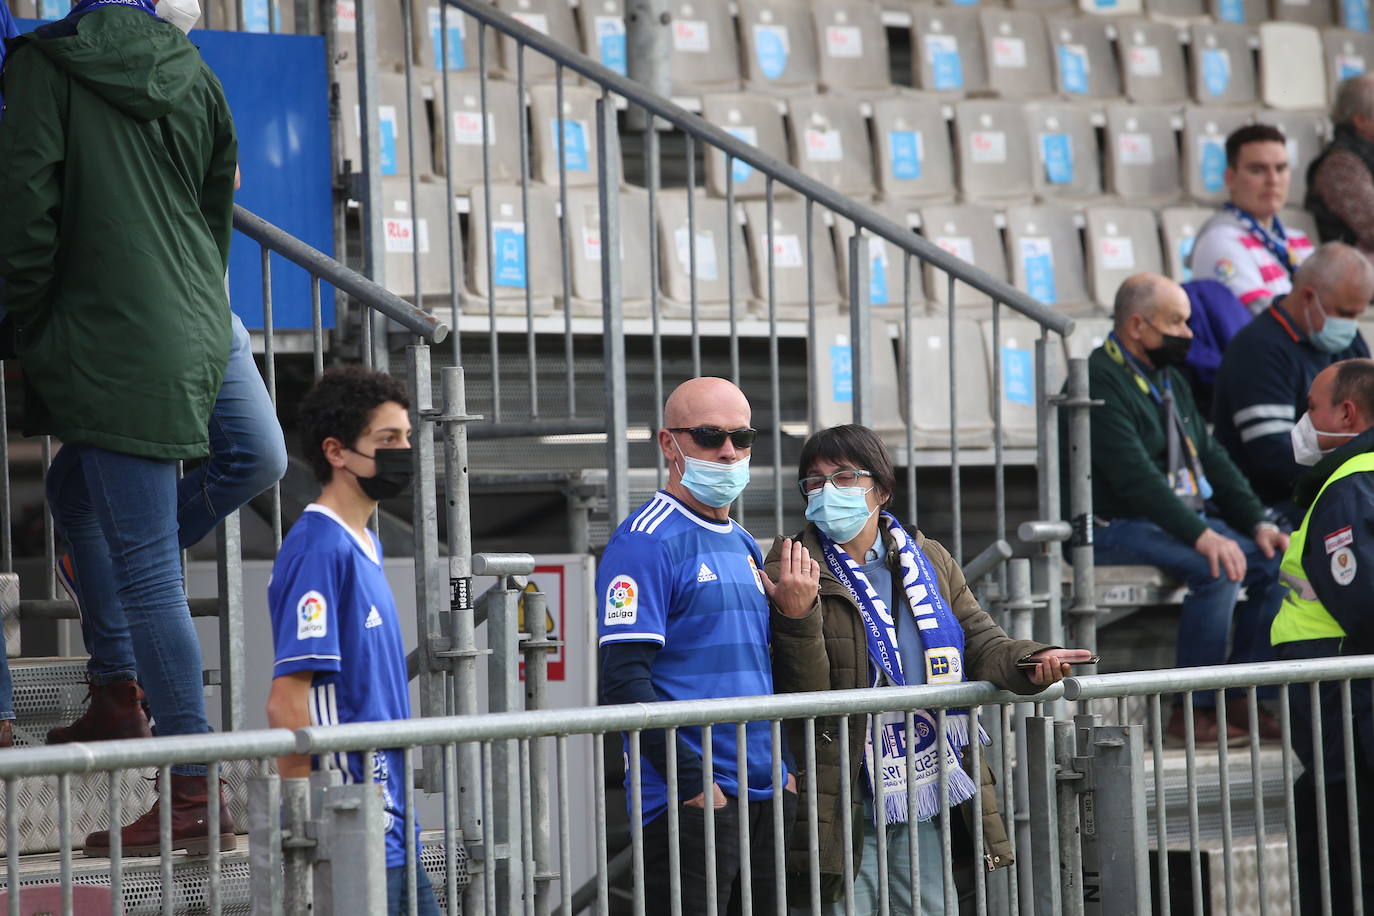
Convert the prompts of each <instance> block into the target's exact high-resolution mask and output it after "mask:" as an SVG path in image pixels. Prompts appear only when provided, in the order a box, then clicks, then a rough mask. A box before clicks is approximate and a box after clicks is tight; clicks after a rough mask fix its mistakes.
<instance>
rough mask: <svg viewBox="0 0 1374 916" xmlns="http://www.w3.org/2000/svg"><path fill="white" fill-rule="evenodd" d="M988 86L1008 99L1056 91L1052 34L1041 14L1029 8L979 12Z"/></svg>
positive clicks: (990, 8)
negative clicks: (1052, 58)
mask: <svg viewBox="0 0 1374 916" xmlns="http://www.w3.org/2000/svg"><path fill="white" fill-rule="evenodd" d="M978 22H979V25H980V27H981V30H982V39H983V50H984V52H985V53H986V55H987V71H988V88H989V89H991V90H992V91H993V92H995V93H997V94H998V95H1000V96H1001V97H1002V98H1005V99H1023V98H1037V97H1044V96H1048V95H1052V94H1053V93H1054V66H1053V64H1052V63H1051V62H1050V43H1049V36H1048V35H1047V34H1046V33H1045V25H1044V22H1043V20H1042V19H1041V18H1040V16H1038V15H1036V14H1035V13H1032V12H1028V11H1026V10H1006V9H997V8H994V7H986V8H984V9H981V10H979V11H978Z"/></svg>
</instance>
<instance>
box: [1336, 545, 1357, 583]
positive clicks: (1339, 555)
mask: <svg viewBox="0 0 1374 916" xmlns="http://www.w3.org/2000/svg"><path fill="white" fill-rule="evenodd" d="M1331 578H1333V579H1335V580H1336V584H1337V585H1349V584H1350V583H1351V582H1354V581H1355V552H1354V551H1353V550H1351V549H1350V548H1349V547H1342V548H1341V549H1340V550H1337V551H1336V552H1335V553H1333V554H1332V555H1331Z"/></svg>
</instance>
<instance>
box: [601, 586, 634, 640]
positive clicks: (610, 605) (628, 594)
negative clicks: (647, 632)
mask: <svg viewBox="0 0 1374 916" xmlns="http://www.w3.org/2000/svg"><path fill="white" fill-rule="evenodd" d="M638 618H639V583H638V582H636V581H635V580H634V579H631V578H630V577H629V576H612V577H611V584H610V586H608V587H607V589H606V615H605V620H606V626H608V627H611V626H618V625H624V624H627V623H634V622H635V621H636V620H637V619H638Z"/></svg>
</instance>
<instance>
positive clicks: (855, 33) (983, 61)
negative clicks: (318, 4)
mask: <svg viewBox="0 0 1374 916" xmlns="http://www.w3.org/2000/svg"><path fill="white" fill-rule="evenodd" d="M218 2H221V3H229V5H230V6H231V7H232V3H230V2H229V0H218ZM251 2H254V3H257V4H265V3H266V0H251ZM1111 2H1112V3H1113V4H1116V3H1120V2H1121V0H1111ZM1308 2H1309V3H1310V0H1308ZM496 5H497V6H498V7H499V8H501V9H502V10H504V11H505V12H507V13H509V14H510V15H511V16H513V17H514V18H516V19H517V20H519V21H521V22H523V23H524V24H525V25H527V26H529V27H530V28H532V29H534V30H536V31H538V32H542V33H544V34H547V35H549V36H550V37H552V38H554V39H556V40H558V41H559V42H560V43H563V44H565V45H568V46H570V47H574V48H578V49H580V50H582V51H583V52H584V53H586V54H588V55H589V56H591V57H593V58H595V59H597V60H599V61H600V62H601V63H602V64H603V65H605V66H607V67H608V68H610V69H612V70H615V71H617V72H620V73H622V74H624V73H625V72H626V66H627V52H626V32H625V22H624V18H623V16H624V5H623V0H593V2H589V3H587V4H579V5H578V6H577V8H576V10H574V9H573V8H572V7H570V6H569V5H568V4H567V3H566V2H564V0H498V2H497V4H496ZM1312 5H1315V4H1312ZM670 7H671V16H672V21H671V36H670V43H671V52H670V66H671V71H672V86H673V92H674V93H675V94H677V95H683V96H693V97H695V96H699V95H701V94H703V93H706V92H728V91H733V90H738V89H740V88H741V87H743V89H745V90H747V91H750V92H766V93H772V94H784V95H789V94H796V93H810V92H815V91H817V90H818V89H819V90H821V91H827V92H842V93H856V92H857V93H866V94H872V93H881V92H883V91H885V90H888V89H890V88H892V86H893V82H892V79H891V69H890V67H891V62H890V60H889V55H888V48H887V32H886V29H885V27H884V24H883V20H882V12H881V10H880V9H879V7H878V6H876V5H875V4H874V3H873V2H871V0H813V2H805V0H740V2H738V3H737V4H735V7H736V10H735V12H734V13H732V10H731V8H730V6H728V5H727V4H725V3H722V2H720V0H706V2H703V0H672V2H671V3H670ZM265 8H266V7H265V6H264V9H265ZM410 8H411V18H412V23H411V30H410V31H411V43H410V46H409V47H407V46H406V43H405V30H404V28H403V23H402V22H401V16H402V11H401V8H400V6H399V5H397V4H382V5H381V6H379V7H378V11H377V18H378V22H377V28H378V49H379V54H380V56H381V61H382V63H383V64H384V65H388V66H390V67H391V68H398V67H400V66H401V64H402V63H403V62H404V61H405V59H406V58H407V56H409V57H410V58H411V60H412V61H413V62H414V63H415V64H416V65H418V66H421V67H429V68H441V67H447V68H448V69H450V70H472V69H475V68H477V67H478V66H479V65H480V64H481V60H480V57H481V54H482V49H481V44H482V43H480V42H479V40H478V33H479V31H481V30H480V28H479V27H478V26H477V25H476V24H475V23H474V22H472V21H470V20H469V19H468V18H467V17H465V16H464V15H463V14H462V13H460V12H459V11H457V10H456V9H452V8H445V7H443V6H442V5H440V4H438V3H437V2H429V3H425V2H416V3H414V4H412V5H411V7H410ZM908 9H909V10H910V20H911V49H912V54H911V61H912V70H911V74H910V78H909V80H908V79H906V78H905V77H903V78H902V80H900V82H902V83H906V82H909V83H910V85H912V86H914V87H915V88H918V89H922V90H927V91H933V92H941V93H951V94H968V93H985V92H993V93H996V94H1000V95H1002V96H1004V97H1007V98H1017V99H1020V98H1033V97H1046V96H1054V95H1057V96H1059V97H1062V98H1067V99H1115V98H1122V97H1126V98H1129V99H1131V100H1133V101H1138V102H1146V103H1173V102H1179V103H1181V102H1183V101H1184V100H1185V99H1189V98H1191V99H1192V100H1193V101H1194V102H1196V103H1198V104H1202V105H1253V104H1256V103H1257V102H1260V101H1263V103H1264V104H1266V105H1268V106H1270V107H1275V108H1285V109H1308V108H1321V107H1324V106H1325V104H1326V99H1327V98H1328V95H1329V91H1328V86H1327V83H1328V82H1331V83H1334V82H1336V81H1338V80H1339V79H1340V78H1343V77H1344V76H1348V75H1350V74H1351V73H1354V72H1359V71H1362V69H1363V66H1364V64H1363V62H1364V61H1365V60H1367V59H1371V55H1374V44H1371V42H1374V38H1371V36H1370V35H1369V34H1368V31H1367V30H1366V31H1358V30H1354V29H1330V30H1328V31H1327V33H1326V34H1325V35H1323V34H1322V33H1321V32H1319V31H1318V30H1317V28H1316V27H1315V26H1313V25H1305V24H1301V23H1295V22H1262V23H1257V24H1254V25H1240V24H1233V23H1231V22H1219V23H1210V22H1193V23H1188V24H1180V23H1171V22H1159V21H1154V20H1150V19H1124V20H1117V19H1112V20H1107V19H1102V18H1097V17H1077V16H1073V15H1067V14H1057V13H1052V12H1051V13H1042V12H1038V11H1035V10H1028V9H1001V8H994V7H989V8H984V9H973V8H966V7H961V6H935V5H931V4H917V5H915V6H911V7H909V8H908ZM351 10H352V5H351V0H341V2H340V3H339V13H338V16H337V20H336V22H337V24H338V28H339V29H340V37H341V38H344V37H346V36H345V33H346V32H348V30H349V27H350V26H352V27H353V28H356V24H355V23H353V21H352V20H351V19H350V16H349V12H350V11H351ZM579 17H580V21H579ZM445 30H446V31H445ZM737 34H738V40H737V39H736V35H737ZM1256 46H1257V47H1258V48H1259V55H1258V63H1257V58H1256V54H1255V52H1254V50H1253V48H1254V47H1256ZM339 49H340V60H341V62H344V63H347V62H348V61H350V60H351V59H352V57H353V56H354V55H353V49H352V48H351V46H350V45H349V43H348V42H347V41H346V40H345V41H341V42H339ZM518 49H519V45H518V43H517V42H515V41H514V40H513V39H511V38H508V37H505V36H499V35H497V34H495V33H494V32H492V33H491V34H489V35H488V38H487V40H486V42H485V53H486V58H487V61H486V62H487V66H488V69H489V72H493V73H500V74H504V75H506V76H508V77H512V78H514V77H515V76H516V75H517V73H518V71H519V70H520V69H522V68H523V71H524V77H525V79H526V80H528V81H532V82H538V81H547V80H549V79H551V78H553V76H554V73H555V69H556V65H555V64H554V62H553V61H552V60H551V59H550V58H547V57H545V56H543V55H541V54H538V53H534V52H527V53H524V54H523V55H521V54H520V53H519V50H518ZM522 58H523V59H522ZM1322 73H1325V74H1326V79H1325V80H1323V79H1321V78H1320V77H1319V75H1320V74H1322Z"/></svg>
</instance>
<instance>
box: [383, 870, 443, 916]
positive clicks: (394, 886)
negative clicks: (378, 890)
mask: <svg viewBox="0 0 1374 916" xmlns="http://www.w3.org/2000/svg"><path fill="white" fill-rule="evenodd" d="M409 896H410V895H409V891H408V889H407V888H406V867H405V866H404V865H397V866H396V867H395V868H388V869H387V870H386V911H387V914H388V916H407V914H408V913H409V912H410V906H409V903H410V899H409ZM449 906H450V907H452V906H453V904H451V903H450V904H449ZM415 913H416V916H439V902H438V901H437V900H435V899H434V884H433V883H432V882H431V881H430V880H429V875H428V874H427V873H426V872H425V867H424V866H423V865H421V864H420V863H419V862H416V863H415Z"/></svg>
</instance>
